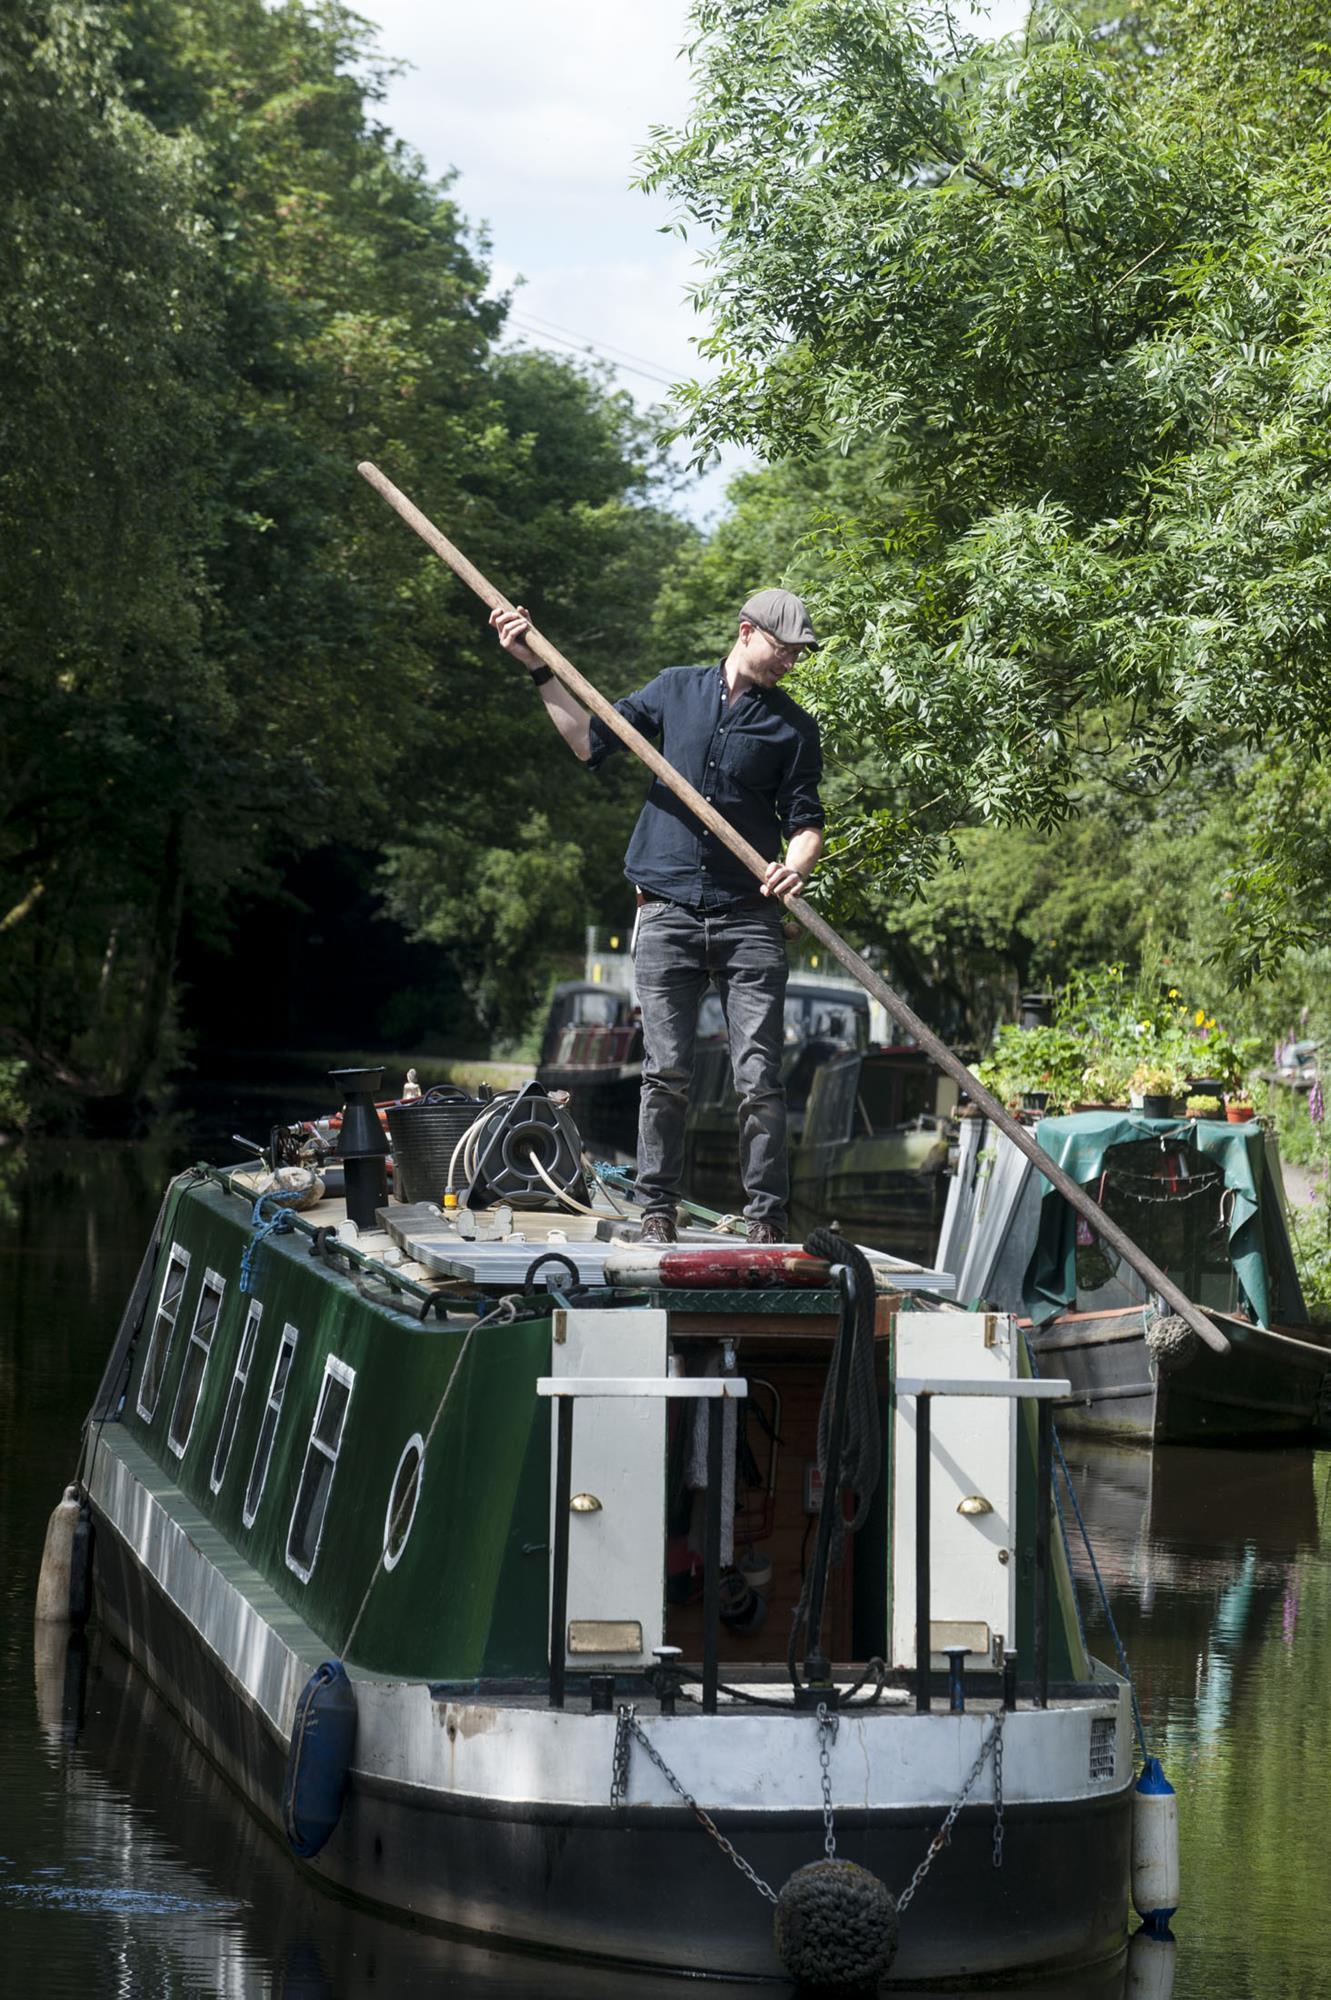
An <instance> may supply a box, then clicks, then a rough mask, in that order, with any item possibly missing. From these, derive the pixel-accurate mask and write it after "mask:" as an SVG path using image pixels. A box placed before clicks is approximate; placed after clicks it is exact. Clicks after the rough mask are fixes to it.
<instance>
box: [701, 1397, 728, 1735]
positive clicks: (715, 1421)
mask: <svg viewBox="0 0 1331 2000" xmlns="http://www.w3.org/2000/svg"><path fill="white" fill-rule="evenodd" d="M724 1409H725V1404H724V1402H723V1401H722V1399H721V1397H720V1396H709V1397H708V1399H707V1514H706V1520H705V1524H704V1529H703V1557H702V1560H703V1571H702V1707H703V1714H704V1715H715V1714H716V1682H717V1647H718V1645H719V1642H720V1631H721V1446H722V1442H723V1438H724V1432H723V1428H722V1413H723V1411H724Z"/></svg>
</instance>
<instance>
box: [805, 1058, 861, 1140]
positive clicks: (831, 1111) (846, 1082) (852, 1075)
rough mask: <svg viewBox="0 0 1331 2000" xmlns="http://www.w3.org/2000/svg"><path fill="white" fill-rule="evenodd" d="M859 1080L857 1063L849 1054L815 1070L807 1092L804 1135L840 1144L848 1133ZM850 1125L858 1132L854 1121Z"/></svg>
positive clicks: (857, 1125)
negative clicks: (817, 1070) (807, 1101)
mask: <svg viewBox="0 0 1331 2000" xmlns="http://www.w3.org/2000/svg"><path fill="white" fill-rule="evenodd" d="M859 1080H860V1065H859V1063H858V1062H856V1061H855V1060H854V1059H853V1058H850V1057H846V1058H843V1059H842V1060H841V1061H840V1062H837V1061H833V1062H830V1063H826V1064H825V1065H824V1066H823V1068H822V1069H820V1070H819V1072H818V1074H817V1076H816V1077H815V1078H814V1082H813V1089H812V1091H811V1092H810V1095H809V1116H808V1125H807V1126H806V1136H807V1137H811V1138H813V1139H816V1140H818V1141H819V1142H820V1143H823V1144H826V1143H829V1142H834V1143H836V1144H840V1143H841V1141H843V1140H845V1139H849V1138H850V1137H851V1132H852V1120H854V1119H856V1117H857V1113H856V1108H855V1099H856V1095H857V1086H858V1084H859ZM854 1129H855V1132H856V1133H857V1134H858V1133H859V1132H860V1131H861V1130H862V1129H863V1128H862V1127H861V1126H860V1125H859V1124H858V1123H856V1125H855V1128H854Z"/></svg>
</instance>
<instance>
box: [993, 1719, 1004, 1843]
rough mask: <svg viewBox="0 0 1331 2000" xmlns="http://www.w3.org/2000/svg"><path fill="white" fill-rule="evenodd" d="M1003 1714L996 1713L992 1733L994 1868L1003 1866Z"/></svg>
mask: <svg viewBox="0 0 1331 2000" xmlns="http://www.w3.org/2000/svg"><path fill="white" fill-rule="evenodd" d="M1003 1714H1004V1711H1003V1710H1002V1709H1001V1708H1000V1709H999V1711H998V1726H997V1728H996V1729H995V1731H994V1866H995V1868H1001V1867H1002V1866H1003Z"/></svg>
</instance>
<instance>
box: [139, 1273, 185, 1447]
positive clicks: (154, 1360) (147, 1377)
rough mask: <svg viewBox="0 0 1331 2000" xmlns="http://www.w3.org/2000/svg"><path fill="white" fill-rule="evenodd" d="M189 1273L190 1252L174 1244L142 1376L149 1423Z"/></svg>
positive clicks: (142, 1411) (141, 1391)
mask: <svg viewBox="0 0 1331 2000" xmlns="http://www.w3.org/2000/svg"><path fill="white" fill-rule="evenodd" d="M188 1271H189V1251H188V1250H182V1249H181V1247H180V1245H179V1244H178V1243H173V1244H172V1245H171V1255H170V1257H169V1259H168V1260H167V1266H166V1276H165V1277H164V1278H163V1280H162V1295H161V1297H160V1298H159V1299H158V1301H157V1316H156V1318H155V1319H154V1320H153V1330H152V1333H151V1335H150V1336H149V1339H148V1352H147V1354H146V1355H145V1357H144V1362H143V1373H142V1375H141V1376H140V1377H139V1394H138V1412H139V1415H140V1416H141V1417H143V1418H144V1419H145V1420H146V1422H148V1423H151V1422H152V1420H153V1417H154V1415H155V1414H156V1411H157V1398H158V1397H159V1396H160V1395H161V1393H162V1377H163V1376H164V1375H165V1374H166V1358H167V1356H168V1354H169V1353H170V1352H171V1336H172V1334H173V1333H174V1332H175V1330H176V1315H177V1314H178V1313H179V1311H180V1296H181V1293H182V1292H183V1291H184V1289H185V1278H186V1275H187V1273H188Z"/></svg>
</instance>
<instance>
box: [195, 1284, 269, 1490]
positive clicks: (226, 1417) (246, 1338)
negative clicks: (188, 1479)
mask: <svg viewBox="0 0 1331 2000" xmlns="http://www.w3.org/2000/svg"><path fill="white" fill-rule="evenodd" d="M262 1318H263V1300H262V1299H251V1300H250V1304H249V1311H248V1312H247V1313H246V1315H245V1324H244V1326H243V1327H242V1328H241V1332H240V1346H239V1347H238V1348H237V1349H236V1365H235V1368H234V1369H233V1370H232V1373H231V1387H230V1388H229V1389H228V1390H227V1394H226V1408H225V1409H224V1410H223V1411H222V1421H221V1424H220V1425H219V1427H218V1432H217V1443H216V1445H215V1446H214V1447H213V1468H212V1471H211V1472H210V1473H209V1475H208V1484H209V1486H210V1487H211V1488H212V1490H213V1492H214V1493H220V1492H221V1490H222V1481H223V1480H224V1479H225V1478H226V1469H227V1467H228V1465H229V1464H230V1463H231V1451H232V1447H233V1446H234V1444H235V1442H236V1432H237V1430H238V1429H239V1428H240V1406H241V1404H242V1403H243V1402H244V1400H245V1384H246V1383H247V1382H248V1381H249V1379H250V1369H251V1368H252V1366H253V1365H254V1350H255V1348H256V1346H257V1345H258V1341H259V1322H260V1320H261V1319H262ZM228 1424H229V1425H230V1426H231V1429H230V1433H229V1434H228V1431H227V1426H228ZM223 1445H225V1447H226V1448H225V1450H223ZM219 1460H220V1461H221V1462H220V1464H219V1462H218V1461H219Z"/></svg>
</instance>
